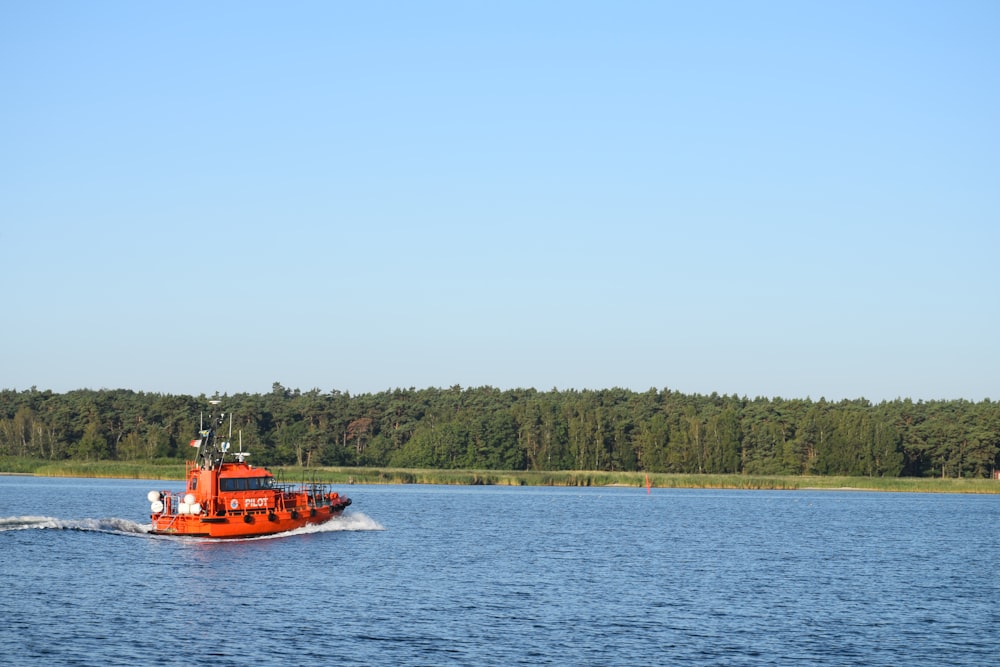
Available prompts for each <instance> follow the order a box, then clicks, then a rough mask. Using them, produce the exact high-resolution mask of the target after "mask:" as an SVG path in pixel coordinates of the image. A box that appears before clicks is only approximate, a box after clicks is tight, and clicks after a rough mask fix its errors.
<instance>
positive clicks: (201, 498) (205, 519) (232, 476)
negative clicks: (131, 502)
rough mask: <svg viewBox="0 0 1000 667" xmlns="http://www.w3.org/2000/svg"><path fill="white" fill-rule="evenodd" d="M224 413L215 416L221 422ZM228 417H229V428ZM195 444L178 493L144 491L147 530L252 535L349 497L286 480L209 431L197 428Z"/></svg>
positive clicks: (335, 512) (329, 514) (323, 518)
mask: <svg viewBox="0 0 1000 667" xmlns="http://www.w3.org/2000/svg"><path fill="white" fill-rule="evenodd" d="M224 419H225V414H224V413H223V415H222V416H220V417H219V418H218V421H217V425H219V426H221V425H222V423H223V420H224ZM231 433H232V418H230V434H231ZM191 446H193V447H197V448H198V454H197V457H196V460H195V461H189V462H188V465H187V489H186V490H185V491H184V493H183V494H177V493H171V492H170V491H150V492H149V495H148V498H149V502H150V512H151V518H152V521H153V525H152V529H151V531H150V532H152V533H156V534H159V535H183V536H189V537H215V538H227V537H228V538H232V537H256V536H259V535H271V534H273V533H281V532H285V531H289V530H294V529H296V528H301V527H303V526H306V525H309V524H313V525H315V524H321V523H325V522H327V521H329V520H330V519H332V518H334V517H337V516H340V515H341V514H342V513H343V511H344V509H345V508H346V507H347V506H348V505H350V504H351V499H350V498H347V497H346V496H341V495H340V494H338V493H336V492H334V491H331V490H330V487H328V486H326V485H324V484H300V485H295V486H292V485H287V484H281V483H279V482H277V481H276V480H275V478H274V475H272V474H271V472H270V471H269V470H268V469H267V468H255V467H254V466H252V465H250V464H248V463H247V462H246V458H247V457H248V456H249V453H247V452H244V451H242V446H241V447H240V451H239V452H234V453H230V451H229V449H230V443H229V442H228V441H225V442H217V440H216V436H215V431H214V430H213V429H211V428H209V429H204V428H203V429H202V430H200V431H199V432H198V437H197V438H196V439H194V440H192V441H191Z"/></svg>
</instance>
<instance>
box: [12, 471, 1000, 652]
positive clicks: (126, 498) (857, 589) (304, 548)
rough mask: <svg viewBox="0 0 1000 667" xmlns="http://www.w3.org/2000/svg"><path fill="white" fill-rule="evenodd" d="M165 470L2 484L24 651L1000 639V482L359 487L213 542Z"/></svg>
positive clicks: (575, 647) (595, 647)
mask: <svg viewBox="0 0 1000 667" xmlns="http://www.w3.org/2000/svg"><path fill="white" fill-rule="evenodd" d="M163 486H167V487H171V485H170V484H164V483H156V482H154V483H150V482H143V481H138V482H137V481H119V480H73V479H69V480H67V479H45V478H32V477H0V616H2V618H3V619H4V622H3V623H0V655H2V656H3V660H4V662H5V664H11V665H36V664H39V665H40V664H52V665H152V664H158V665H192V664H212V665H218V666H220V667H221V666H229V665H232V666H237V665H239V666H241V667H242V666H245V665H279V664H281V665H306V664H316V665H511V664H522V665H537V664H558V665H796V666H799V665H908V666H913V665H927V666H932V665H933V666H935V667H936V666H940V665H967V666H972V665H976V666H979V665H990V664H996V661H997V656H1000V638H998V637H997V626H998V623H1000V576H998V565H1000V555H998V554H1000V537H998V530H1000V526H998V519H1000V496H967V495H925V494H878V493H855V492H831V491H823V492H820V491H817V492H809V491H801V492H800V491H781V492H768V491H749V492H741V491H684V490H658V489H654V490H653V492H652V494H650V495H647V494H646V490H645V489H617V488H615V489H564V488H555V489H552V488H496V487H433V486H353V487H347V488H344V489H342V490H343V491H345V492H347V494H348V495H350V496H351V497H352V498H353V499H354V505H353V506H352V507H351V509H350V510H349V511H348V513H347V514H346V515H345V516H344V517H343V518H342V519H340V520H337V521H335V522H333V523H331V524H327V525H326V526H323V527H321V528H313V529H306V530H304V531H300V532H297V533H294V534H289V535H287V536H282V537H276V538H268V539H255V540H242V541H229V542H212V541H206V540H191V539H183V538H167V537H159V536H152V535H148V534H147V533H146V532H145V531H146V529H148V524H149V518H148V516H147V515H146V512H147V511H148V503H147V501H146V491H148V490H149V489H152V488H160V487H163ZM173 486H177V487H179V486H180V485H179V484H175V485H173Z"/></svg>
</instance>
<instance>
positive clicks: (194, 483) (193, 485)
mask: <svg viewBox="0 0 1000 667" xmlns="http://www.w3.org/2000/svg"><path fill="white" fill-rule="evenodd" d="M190 486H191V490H192V491H194V490H195V489H197V488H198V478H197V477H192V478H191V484H190Z"/></svg>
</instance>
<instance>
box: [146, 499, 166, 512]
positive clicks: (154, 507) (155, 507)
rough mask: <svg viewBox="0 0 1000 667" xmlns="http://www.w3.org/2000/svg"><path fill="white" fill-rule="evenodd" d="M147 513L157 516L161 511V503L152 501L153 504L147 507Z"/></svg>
mask: <svg viewBox="0 0 1000 667" xmlns="http://www.w3.org/2000/svg"><path fill="white" fill-rule="evenodd" d="M149 511H150V512H152V513H153V514H159V513H160V512H162V511H163V502H162V501H160V500H154V501H153V503H152V504H151V505H150V506H149Z"/></svg>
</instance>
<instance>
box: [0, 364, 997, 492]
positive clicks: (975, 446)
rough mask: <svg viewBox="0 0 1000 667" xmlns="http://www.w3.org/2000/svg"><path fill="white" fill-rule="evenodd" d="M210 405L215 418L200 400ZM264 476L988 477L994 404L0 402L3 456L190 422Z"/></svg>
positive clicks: (133, 457)
mask: <svg viewBox="0 0 1000 667" xmlns="http://www.w3.org/2000/svg"><path fill="white" fill-rule="evenodd" d="M213 399H214V400H219V401H220V403H219V405H218V407H217V408H213V406H212V405H210V404H209V400H213ZM213 409H214V410H216V411H217V412H220V411H224V412H226V413H227V417H226V421H225V425H224V426H222V427H221V428H220V429H219V430H220V432H221V433H222V434H223V435H224V436H227V435H228V429H229V428H230V421H229V417H228V415H229V414H231V415H232V429H233V435H232V441H233V447H234V448H236V447H238V446H240V444H242V447H243V449H244V450H246V451H250V452H251V453H252V459H251V460H252V461H253V462H255V463H257V464H259V465H303V466H324V465H327V466H374V467H405V468H446V469H449V468H451V469H494V470H603V471H647V472H668V473H713V474H718V473H744V474H754V475H799V474H812V475H851V476H884V477H898V476H914V477H927V476H938V477H988V476H990V475H991V474H993V472H994V470H996V468H997V464H998V457H1000V403H996V402H992V401H990V400H984V401H981V402H970V401H965V400H941V401H916V402H914V401H911V400H909V399H897V400H895V401H884V402H881V403H878V404H872V403H871V402H869V401H867V400H864V399H857V400H844V401H839V402H829V401H826V400H823V399H820V400H818V401H813V400H810V399H782V398H754V399H748V398H739V397H737V396H735V395H734V396H720V395H718V394H712V395H708V396H706V395H700V394H693V395H692V394H682V393H679V392H676V391H671V390H669V389H663V390H656V389H650V390H649V391H646V392H634V391H631V390H626V389H617V388H616V389H605V390H581V391H577V390H555V389H553V390H551V391H537V390H535V389H511V390H500V389H496V388H493V387H476V388H462V387H458V386H455V387H451V388H429V389H412V388H411V389H394V390H388V391H384V392H380V393H375V394H360V395H356V396H351V395H350V394H349V393H346V392H341V391H336V390H334V391H330V392H322V391H320V390H319V389H313V390H311V391H305V392H303V391H300V390H298V389H294V390H293V389H288V388H286V387H283V386H282V385H281V384H279V383H275V384H274V385H273V387H272V391H271V392H270V393H267V394H234V395H231V396H229V395H223V396H219V395H215V396H205V395H201V396H185V395H171V394H157V393H144V392H135V391H131V390H125V389H116V390H107V389H102V390H89V389H85V390H77V391H70V392H67V393H62V394H60V393H53V392H51V391H40V390H37V389H35V388H32V389H30V390H24V391H16V390H9V389H8V390H3V391H0V456H3V455H6V456H16V457H30V458H39V459H49V460H64V459H74V460H120V461H158V460H167V459H178V458H185V457H190V455H191V454H192V452H191V451H190V450H189V448H188V443H189V441H190V440H191V438H192V437H193V436H194V434H195V432H196V430H197V428H198V426H199V418H200V415H202V414H204V415H205V418H206V419H207V418H208V415H209V413H210V412H211V411H212V410H213Z"/></svg>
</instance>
